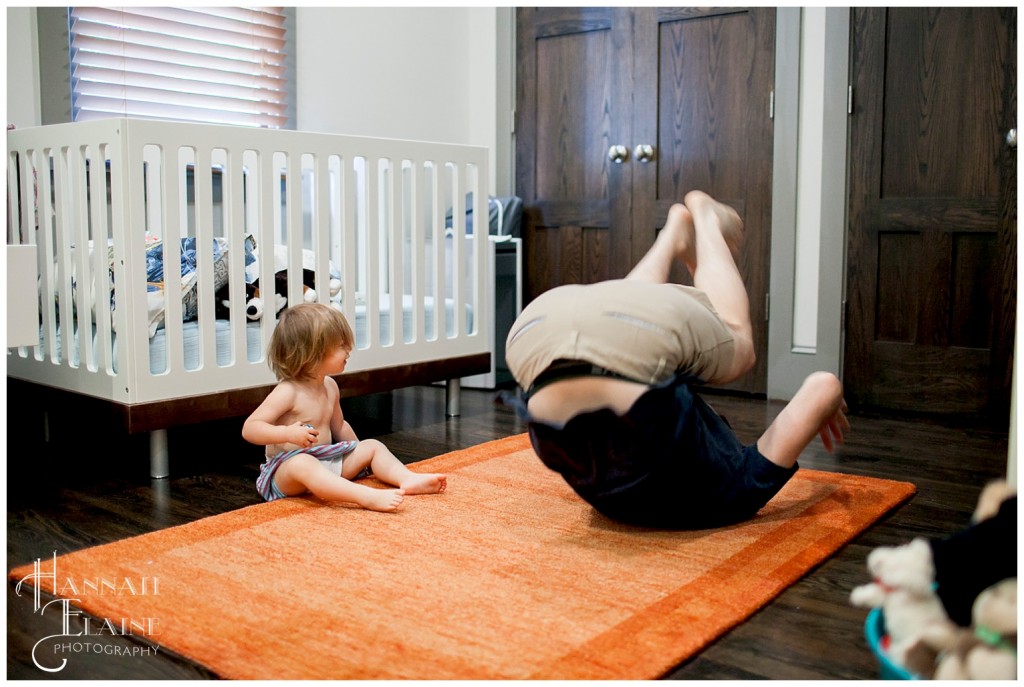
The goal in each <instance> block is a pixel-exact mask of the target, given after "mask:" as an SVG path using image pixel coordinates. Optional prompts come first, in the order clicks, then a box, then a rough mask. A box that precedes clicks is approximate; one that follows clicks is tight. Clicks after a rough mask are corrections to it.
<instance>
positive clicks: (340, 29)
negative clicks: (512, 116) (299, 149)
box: [295, 7, 511, 194]
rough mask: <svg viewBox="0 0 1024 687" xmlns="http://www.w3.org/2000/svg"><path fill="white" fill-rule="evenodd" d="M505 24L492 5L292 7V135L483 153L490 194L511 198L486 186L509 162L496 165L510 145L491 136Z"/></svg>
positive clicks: (505, 177) (495, 118)
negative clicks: (399, 141)
mask: <svg viewBox="0 0 1024 687" xmlns="http://www.w3.org/2000/svg"><path fill="white" fill-rule="evenodd" d="M507 16H511V12H509V11H508V10H506V11H505V13H502V11H501V10H498V9H496V8H493V7H491V8H486V7H446V8H442V7H410V8H396V7H387V8H371V7H299V8H297V9H296V17H295V20H296V21H295V23H296V70H297V73H298V77H297V81H298V83H297V93H296V111H297V126H296V128H298V129H301V130H305V131H320V132H327V133H343V134H353V135H360V136H379V137H385V138H404V139H414V140H426V141H443V142H446V143H461V144H468V145H479V146H485V147H487V148H488V149H489V150H490V158H491V170H490V174H489V178H490V180H491V184H490V185H491V188H492V192H497V193H502V194H505V193H510V192H511V188H500V187H498V186H497V185H496V181H495V180H496V179H500V180H501V181H502V185H504V186H507V185H508V184H509V183H510V180H511V175H510V173H508V172H507V171H506V168H507V167H508V166H509V165H510V164H511V159H510V156H509V155H508V154H507V153H505V154H503V155H502V157H503V158H504V159H503V160H501V161H498V160H497V159H496V158H497V157H498V155H497V152H498V150H499V149H500V148H502V147H507V140H506V139H509V138H510V137H511V134H510V133H509V132H507V129H505V131H506V133H505V134H504V135H503V136H502V140H501V141H500V142H499V140H498V136H497V126H498V121H499V113H498V102H499V100H500V98H499V93H498V75H499V71H501V72H503V73H504V74H506V76H504V77H503V79H507V78H508V76H507V74H508V69H509V67H508V65H507V64H505V63H507V61H508V58H507V56H504V55H503V56H502V58H503V59H502V60H501V61H500V62H501V64H500V65H499V58H498V54H497V46H498V31H499V17H501V18H502V20H503V21H507V19H506V17H507ZM502 114H505V113H502ZM503 128H504V127H503ZM496 166H498V167H501V169H502V172H501V173H500V174H499V173H498V172H496Z"/></svg>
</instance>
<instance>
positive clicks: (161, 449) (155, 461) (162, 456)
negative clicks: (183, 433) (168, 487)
mask: <svg viewBox="0 0 1024 687" xmlns="http://www.w3.org/2000/svg"><path fill="white" fill-rule="evenodd" d="M170 474H171V461H170V456H169V455H168V453H167V430H166V429H154V430H153V431H152V432H150V433H149V476H150V477H153V478H154V479H163V478H164V477H168V476H169V475H170Z"/></svg>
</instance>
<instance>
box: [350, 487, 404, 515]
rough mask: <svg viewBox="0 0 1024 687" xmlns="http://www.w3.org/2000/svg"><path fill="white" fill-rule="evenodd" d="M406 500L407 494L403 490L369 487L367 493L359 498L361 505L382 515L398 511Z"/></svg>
mask: <svg viewBox="0 0 1024 687" xmlns="http://www.w3.org/2000/svg"><path fill="white" fill-rule="evenodd" d="M404 499H405V492H404V491H403V490H401V489H373V488H372V487H367V488H366V492H365V493H364V494H363V495H362V496H361V497H360V498H359V501H358V503H359V505H360V506H362V507H363V508H366V509H368V510H376V511H380V512H382V513H390V512H392V511H396V510H398V507H399V506H400V505H402V501H403V500H404Z"/></svg>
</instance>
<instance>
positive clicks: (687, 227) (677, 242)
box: [661, 203, 697, 269]
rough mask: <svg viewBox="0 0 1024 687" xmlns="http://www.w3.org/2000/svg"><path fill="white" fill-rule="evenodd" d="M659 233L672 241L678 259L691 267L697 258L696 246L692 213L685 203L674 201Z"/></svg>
mask: <svg viewBox="0 0 1024 687" xmlns="http://www.w3.org/2000/svg"><path fill="white" fill-rule="evenodd" d="M661 234H663V235H665V236H666V237H667V238H668V240H670V241H671V242H672V245H673V246H674V248H675V254H676V255H677V256H679V259H680V260H682V261H683V263H684V264H686V266H687V267H689V268H691V269H692V268H693V265H694V264H695V262H696V260H697V246H696V244H695V243H694V228H693V215H691V214H690V210H689V209H688V208H687V207H686V206H685V205H683V204H682V203H675V204H673V205H672V207H671V208H669V210H668V218H667V219H666V220H665V226H664V228H662V230H661Z"/></svg>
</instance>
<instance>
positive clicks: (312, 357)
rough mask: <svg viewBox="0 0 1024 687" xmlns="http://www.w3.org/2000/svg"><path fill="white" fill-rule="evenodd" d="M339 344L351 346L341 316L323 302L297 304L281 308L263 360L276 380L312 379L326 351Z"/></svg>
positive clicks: (350, 335) (352, 340) (350, 334)
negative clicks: (265, 359) (275, 376)
mask: <svg viewBox="0 0 1024 687" xmlns="http://www.w3.org/2000/svg"><path fill="white" fill-rule="evenodd" d="M339 345H340V346H344V347H346V348H348V349H350V350H351V349H352V347H353V346H354V345H355V334H353V332H352V327H351V326H350V325H349V323H348V320H347V319H345V315H343V314H342V313H341V311H340V310H336V309H335V308H332V307H331V306H329V305H324V304H323V303H300V304H299V305H294V306H291V307H289V308H285V309H284V310H283V311H281V315H280V319H279V320H278V323H277V327H275V328H274V333H273V334H271V336H270V346H269V347H268V349H267V362H268V363H269V364H270V369H271V370H273V371H274V374H275V375H277V379H278V380H280V381H283V380H305V379H312V378H313V377H314V376H315V375H316V367H317V366H318V365H319V364H320V362H321V361H322V360H323V359H324V357H325V356H326V355H327V350H328V349H329V348H331V347H332V346H339Z"/></svg>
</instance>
